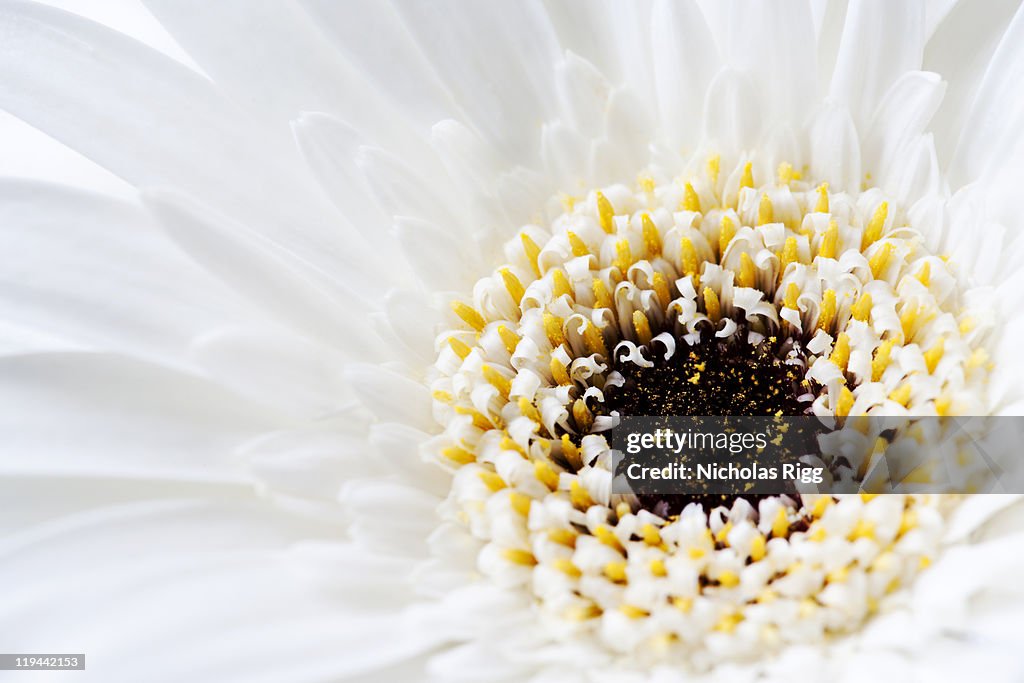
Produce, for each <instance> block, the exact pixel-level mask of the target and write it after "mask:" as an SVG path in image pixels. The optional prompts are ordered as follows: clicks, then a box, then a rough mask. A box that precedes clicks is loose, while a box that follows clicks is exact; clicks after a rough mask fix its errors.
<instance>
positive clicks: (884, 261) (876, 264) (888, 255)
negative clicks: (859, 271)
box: [868, 242, 893, 278]
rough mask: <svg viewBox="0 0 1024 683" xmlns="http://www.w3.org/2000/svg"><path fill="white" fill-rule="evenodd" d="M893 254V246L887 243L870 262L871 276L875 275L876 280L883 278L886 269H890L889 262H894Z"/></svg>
mask: <svg viewBox="0 0 1024 683" xmlns="http://www.w3.org/2000/svg"><path fill="white" fill-rule="evenodd" d="M892 252H893V246H892V244H889V243H888V242H886V243H885V244H883V245H882V247H881V248H880V249H879V250H878V251H876V252H875V254H874V256H872V257H871V259H870V260H869V261H868V266H869V267H870V268H871V274H872V275H874V276H875V278H881V277H882V273H884V272H885V270H886V268H888V267H889V261H891V260H892Z"/></svg>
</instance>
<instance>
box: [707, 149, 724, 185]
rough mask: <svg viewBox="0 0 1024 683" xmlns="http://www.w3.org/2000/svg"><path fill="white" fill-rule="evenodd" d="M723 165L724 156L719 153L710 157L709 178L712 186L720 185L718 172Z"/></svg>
mask: <svg viewBox="0 0 1024 683" xmlns="http://www.w3.org/2000/svg"><path fill="white" fill-rule="evenodd" d="M721 165H722V157H720V156H719V155H717V154H714V155H712V156H711V157H709V158H708V170H707V173H708V180H710V181H711V185H712V187H714V186H715V185H718V174H719V171H720V169H721Z"/></svg>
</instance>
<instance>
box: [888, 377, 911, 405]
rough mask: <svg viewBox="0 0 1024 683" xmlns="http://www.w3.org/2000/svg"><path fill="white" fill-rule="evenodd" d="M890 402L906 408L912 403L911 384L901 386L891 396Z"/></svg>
mask: <svg viewBox="0 0 1024 683" xmlns="http://www.w3.org/2000/svg"><path fill="white" fill-rule="evenodd" d="M889 400H891V401H895V402H896V403H899V404H900V405H901V406H904V407H906V405H907V404H908V403H910V384H909V383H906V382H905V383H903V384H901V385H899V386H898V387H897V388H896V389H894V390H893V391H892V392H891V393H890V394H889Z"/></svg>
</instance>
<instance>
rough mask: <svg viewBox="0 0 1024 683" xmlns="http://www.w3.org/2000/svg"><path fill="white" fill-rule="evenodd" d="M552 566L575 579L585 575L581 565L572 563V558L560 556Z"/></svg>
mask: <svg viewBox="0 0 1024 683" xmlns="http://www.w3.org/2000/svg"><path fill="white" fill-rule="evenodd" d="M551 566H552V567H554V568H555V569H557V570H558V571H560V572H562V573H563V574H565V575H566V576H569V577H572V578H574V579H578V578H579V577H581V576H583V572H581V571H580V569H579V567H577V566H576V565H574V564H573V563H572V560H569V559H568V558H565V557H560V558H558V559H557V560H555V561H554V562H552V563H551Z"/></svg>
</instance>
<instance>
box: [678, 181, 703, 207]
mask: <svg viewBox="0 0 1024 683" xmlns="http://www.w3.org/2000/svg"><path fill="white" fill-rule="evenodd" d="M681 208H682V210H683V211H700V197H698V196H697V191H696V190H694V189H693V185H691V184H690V183H686V187H685V188H683V204H682V207H681Z"/></svg>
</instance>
